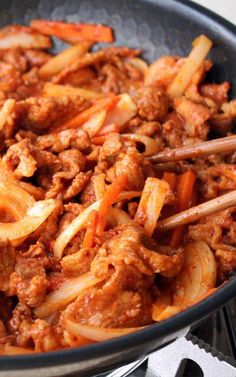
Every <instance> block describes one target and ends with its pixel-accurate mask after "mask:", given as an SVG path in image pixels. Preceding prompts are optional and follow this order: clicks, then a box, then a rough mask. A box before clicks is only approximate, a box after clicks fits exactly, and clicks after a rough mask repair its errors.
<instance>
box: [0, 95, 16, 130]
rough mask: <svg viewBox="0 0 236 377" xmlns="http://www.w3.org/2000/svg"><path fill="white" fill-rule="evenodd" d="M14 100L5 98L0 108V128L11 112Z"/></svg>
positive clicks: (0, 128)
mask: <svg viewBox="0 0 236 377" xmlns="http://www.w3.org/2000/svg"><path fill="white" fill-rule="evenodd" d="M15 104H16V101H15V100H14V99H7V100H6V101H5V102H4V104H3V106H2V108H1V110H0V130H2V129H3V127H4V125H5V123H6V121H7V118H8V116H9V115H10V114H11V113H12V111H13V109H14V107H15Z"/></svg>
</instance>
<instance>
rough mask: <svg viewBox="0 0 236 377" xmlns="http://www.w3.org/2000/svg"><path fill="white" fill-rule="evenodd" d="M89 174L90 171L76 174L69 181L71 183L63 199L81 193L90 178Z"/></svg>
mask: <svg viewBox="0 0 236 377" xmlns="http://www.w3.org/2000/svg"><path fill="white" fill-rule="evenodd" d="M91 175H92V173H91V172H87V173H78V174H76V176H75V177H74V178H73V180H72V182H71V185H70V186H69V187H68V188H67V190H66V191H65V193H64V195H63V199H64V200H68V199H71V198H73V197H75V196H76V195H78V194H79V193H81V192H82V191H83V190H84V188H85V186H86V184H87V182H88V181H89V179H90V178H91Z"/></svg>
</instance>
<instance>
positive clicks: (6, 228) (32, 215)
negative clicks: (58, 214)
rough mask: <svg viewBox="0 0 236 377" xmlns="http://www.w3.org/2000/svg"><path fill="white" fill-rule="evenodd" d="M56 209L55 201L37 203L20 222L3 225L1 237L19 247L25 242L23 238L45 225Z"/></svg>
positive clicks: (1, 226)
mask: <svg viewBox="0 0 236 377" xmlns="http://www.w3.org/2000/svg"><path fill="white" fill-rule="evenodd" d="M21 200H22V199H21ZM55 208H56V203H55V201H54V200H53V199H47V200H42V201H39V202H36V203H35V204H34V205H33V207H31V208H29V209H28V210H27V211H26V214H25V216H24V217H22V218H21V219H20V220H18V221H16V222H14V223H1V224H0V237H2V238H8V239H9V240H10V241H11V242H12V244H13V245H16V246H17V245H19V244H20V243H22V242H23V237H26V236H29V235H30V234H31V233H32V232H34V231H35V230H36V229H37V228H38V227H39V226H40V225H41V224H43V223H44V221H45V220H46V219H47V218H48V216H50V215H51V213H52V212H53V211H54V209H55Z"/></svg>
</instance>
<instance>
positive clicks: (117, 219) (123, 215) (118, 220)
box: [106, 208, 132, 228]
mask: <svg viewBox="0 0 236 377" xmlns="http://www.w3.org/2000/svg"><path fill="white" fill-rule="evenodd" d="M106 220H107V223H108V224H109V225H111V226H112V227H114V228H115V227H116V226H118V225H122V224H127V223H130V222H131V221H132V220H131V218H130V216H129V215H128V213H127V212H125V211H122V209H119V208H110V209H109V212H108V215H107V219H106Z"/></svg>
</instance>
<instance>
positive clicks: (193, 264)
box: [154, 241, 217, 321]
mask: <svg viewBox="0 0 236 377" xmlns="http://www.w3.org/2000/svg"><path fill="white" fill-rule="evenodd" d="M184 253H185V258H184V267H183V269H182V271H181V272H180V274H179V275H178V276H177V278H176V279H175V281H174V284H173V287H172V291H173V297H172V305H167V306H166V308H165V309H164V308H163V311H162V312H161V313H159V315H157V316H155V318H154V319H155V320H156V321H161V320H163V319H166V318H168V317H170V316H171V315H174V314H176V313H178V312H179V311H181V310H184V309H186V308H187V307H189V306H191V305H193V304H194V303H196V302H198V301H199V300H201V299H203V298H204V297H205V296H206V295H207V294H208V293H211V292H212V289H213V288H214V287H215V284H216V268H217V267H216V261H215V258H214V255H213V253H212V251H211V249H210V248H209V246H208V245H207V244H206V242H204V241H198V242H194V243H190V244H188V245H187V246H186V247H185V249H184Z"/></svg>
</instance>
